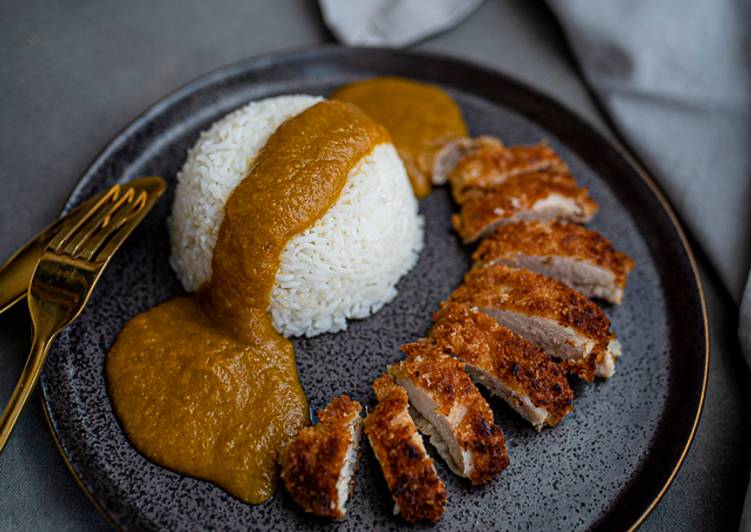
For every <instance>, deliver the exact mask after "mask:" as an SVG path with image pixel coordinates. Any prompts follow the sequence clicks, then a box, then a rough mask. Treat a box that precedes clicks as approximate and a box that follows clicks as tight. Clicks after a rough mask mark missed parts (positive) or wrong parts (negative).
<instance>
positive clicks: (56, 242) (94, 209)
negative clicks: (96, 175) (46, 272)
mask: <svg viewBox="0 0 751 532" xmlns="http://www.w3.org/2000/svg"><path fill="white" fill-rule="evenodd" d="M119 194H120V185H112V186H111V187H110V188H109V190H108V191H107V192H105V193H104V194H102V197H101V198H99V199H98V200H97V201H96V203H94V204H93V205H92V206H91V207H90V208H89V209H88V211H87V212H86V214H84V215H83V216H81V217H79V218H73V219H71V220H69V221H67V222H65V223H63V225H61V226H60V230H59V231H58V232H57V234H56V235H55V236H54V237H53V238H52V239H51V240H50V242H49V244H48V246H49V247H50V249H52V250H54V251H56V252H60V251H61V250H62V248H63V246H64V245H65V244H66V243H67V242H68V241H70V239H71V238H74V237H75V236H76V235H77V234H78V232H79V231H80V230H81V228H82V227H83V226H84V225H85V224H87V223H88V222H89V221H90V220H91V219H92V218H93V217H95V216H96V215H97V214H101V211H102V209H104V208H106V206H107V205H108V204H109V203H112V202H113V201H115V200H116V199H117V197H118V195H119Z"/></svg>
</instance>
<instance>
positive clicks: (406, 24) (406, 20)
mask: <svg viewBox="0 0 751 532" xmlns="http://www.w3.org/2000/svg"><path fill="white" fill-rule="evenodd" d="M319 3H320V6H321V12H322V14H323V20H324V21H325V22H326V25H327V26H328V27H329V29H330V30H331V31H332V32H333V33H334V35H336V38H337V39H339V40H340V41H341V42H343V43H345V44H349V45H359V46H389V47H397V46H406V45H408V44H412V43H414V42H417V41H419V40H420V39H423V38H425V37H428V36H429V35H433V34H434V33H438V32H439V31H442V30H445V29H448V28H450V27H452V26H454V25H455V24H458V23H459V22H460V21H461V20H463V19H464V18H465V17H466V16H468V15H469V14H470V13H472V11H474V10H475V9H476V8H477V7H478V6H479V5H480V4H481V3H482V0H406V1H404V0H319Z"/></svg>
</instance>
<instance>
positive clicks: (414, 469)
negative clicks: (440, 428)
mask: <svg viewBox="0 0 751 532" xmlns="http://www.w3.org/2000/svg"><path fill="white" fill-rule="evenodd" d="M373 390H374V391H375V394H376V397H377V399H378V405H377V406H376V407H375V408H374V409H373V410H371V411H370V412H369V413H368V416H367V417H366V418H365V434H366V435H367V437H368V441H369V442H370V446H371V448H372V449H373V452H374V454H375V456H376V459H377V460H378V463H379V464H380V466H381V470H382V471H383V477H384V479H385V480H386V485H387V486H388V488H389V491H391V497H392V498H393V499H394V503H395V508H394V511H395V513H397V512H398V513H400V514H401V515H402V517H403V518H404V519H405V520H406V521H410V522H416V521H433V522H437V521H438V520H439V519H440V518H441V515H442V514H443V510H444V507H445V506H446V500H447V498H448V497H447V494H446V487H445V486H444V484H443V481H442V480H441V479H440V478H439V477H438V473H437V472H436V469H435V465H434V464H433V460H432V459H431V458H430V456H429V455H428V453H427V451H426V450H425V445H424V444H423V441H422V437H421V436H420V434H419V432H418V431H417V427H416V426H415V423H414V421H413V419H412V417H411V416H410V414H409V400H408V398H407V392H406V391H405V390H404V388H402V387H401V386H398V385H396V384H395V383H394V381H393V380H392V378H391V377H390V376H389V375H382V376H381V377H379V378H378V379H376V381H375V382H374V383H373Z"/></svg>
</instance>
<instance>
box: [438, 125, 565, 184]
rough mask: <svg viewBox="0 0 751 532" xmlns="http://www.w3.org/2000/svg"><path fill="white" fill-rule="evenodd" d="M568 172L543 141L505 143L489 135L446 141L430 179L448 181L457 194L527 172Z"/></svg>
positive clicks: (561, 161)
mask: <svg viewBox="0 0 751 532" xmlns="http://www.w3.org/2000/svg"><path fill="white" fill-rule="evenodd" d="M543 171H547V172H564V173H567V172H568V166H566V163H565V162H563V160H562V159H561V158H560V157H559V156H558V155H557V154H556V153H555V151H553V149H552V148H551V147H550V146H549V145H548V144H547V143H546V142H544V141H543V142H540V143H538V144H533V145H517V146H505V145H504V144H503V142H501V140H500V139H498V138H496V137H491V136H480V137H476V138H461V139H456V140H454V141H451V142H449V143H447V144H446V145H445V146H444V147H443V148H442V149H441V150H440V151H439V152H438V154H437V156H436V158H435V160H434V169H433V183H434V184H436V185H442V184H444V183H445V182H446V181H447V180H448V181H451V188H452V192H453V194H454V196H455V197H456V198H460V197H461V195H462V192H463V191H464V190H465V189H467V188H470V187H477V188H487V187H489V186H493V185H497V184H500V183H502V182H503V181H505V180H506V179H507V178H509V177H512V176H515V175H519V174H527V173H531V172H543Z"/></svg>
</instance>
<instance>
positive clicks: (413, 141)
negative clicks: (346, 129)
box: [332, 77, 467, 198]
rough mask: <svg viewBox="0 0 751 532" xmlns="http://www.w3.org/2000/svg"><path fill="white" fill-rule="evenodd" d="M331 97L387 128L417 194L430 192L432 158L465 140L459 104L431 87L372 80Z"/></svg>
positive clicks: (383, 79)
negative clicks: (446, 147)
mask: <svg viewBox="0 0 751 532" xmlns="http://www.w3.org/2000/svg"><path fill="white" fill-rule="evenodd" d="M332 98H336V99H338V100H343V101H346V102H350V103H353V104H355V105H357V106H358V107H359V108H360V109H362V110H363V111H365V113H367V114H368V115H369V116H371V117H372V118H373V119H375V120H376V121H378V122H380V123H381V124H383V125H384V126H386V129H388V130H389V133H390V134H391V138H392V139H394V145H395V146H396V149H397V150H398V151H399V156H400V157H401V158H402V161H403V162H404V166H405V167H406V168H407V174H409V179H410V181H411V182H412V189H413V190H414V192H415V196H417V197H418V198H424V197H425V196H427V195H428V194H430V179H431V176H432V173H433V158H434V157H435V154H436V153H437V152H438V150H440V149H441V148H442V147H443V146H444V145H445V144H446V143H447V142H449V141H451V140H453V139H455V138H458V137H466V136H467V125H466V124H465V123H464V120H463V119H462V114H461V111H460V110H459V106H457V105H456V103H455V102H454V100H452V99H451V97H450V96H449V95H448V94H446V93H445V92H444V91H443V90H441V89H439V88H438V87H435V86H433V85H427V84H425V83H418V82H416V81H410V80H408V79H403V78H393V77H384V78H373V79H368V80H365V81H358V82H356V83H352V84H351V85H346V86H344V87H342V88H340V89H338V90H337V91H335V92H334V93H333V94H332Z"/></svg>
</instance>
